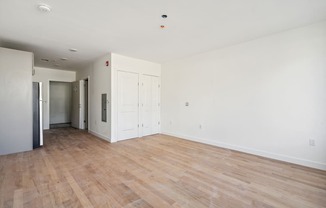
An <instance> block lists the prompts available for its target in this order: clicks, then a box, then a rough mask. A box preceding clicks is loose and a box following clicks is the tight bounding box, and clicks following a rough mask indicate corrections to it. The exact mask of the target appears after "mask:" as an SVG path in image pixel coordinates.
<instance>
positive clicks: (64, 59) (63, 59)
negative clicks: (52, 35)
mask: <svg viewBox="0 0 326 208" xmlns="http://www.w3.org/2000/svg"><path fill="white" fill-rule="evenodd" d="M60 60H61V61H67V60H68V59H67V58H61V59H60Z"/></svg>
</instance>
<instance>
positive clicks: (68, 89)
mask: <svg viewBox="0 0 326 208" xmlns="http://www.w3.org/2000/svg"><path fill="white" fill-rule="evenodd" d="M49 84H50V95H49V98H50V129H53V128H62V127H70V126H71V106H72V84H71V83H70V82H56V81H50V83H49Z"/></svg>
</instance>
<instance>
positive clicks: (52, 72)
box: [33, 67, 76, 129]
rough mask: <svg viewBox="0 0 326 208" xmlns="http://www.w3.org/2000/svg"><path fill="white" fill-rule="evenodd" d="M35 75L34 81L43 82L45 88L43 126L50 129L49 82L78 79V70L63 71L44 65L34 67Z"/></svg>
mask: <svg viewBox="0 0 326 208" xmlns="http://www.w3.org/2000/svg"><path fill="white" fill-rule="evenodd" d="M34 69H35V75H34V76H33V82H42V83H43V85H42V90H43V100H44V102H43V128H44V129H49V121H50V111H49V109H50V104H49V99H50V98H49V82H50V81H58V82H73V81H75V80H76V72H74V71H63V70H57V69H49V68H42V67H34Z"/></svg>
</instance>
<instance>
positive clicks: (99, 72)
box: [77, 54, 111, 141]
mask: <svg viewBox="0 0 326 208" xmlns="http://www.w3.org/2000/svg"><path fill="white" fill-rule="evenodd" d="M106 61H109V62H110V63H111V54H106V55H105V56H102V57H100V58H98V59H96V60H95V61H94V62H93V63H92V64H89V65H87V66H85V68H84V69H81V70H78V71H77V80H82V79H88V86H89V87H88V89H89V90H88V92H89V93H88V100H89V102H88V103H89V105H88V112H89V118H88V121H89V122H88V130H89V132H90V133H92V134H94V135H96V136H98V137H100V138H102V139H104V140H107V141H110V139H111V119H110V118H111V107H110V99H111V97H110V94H111V83H110V82H111V81H110V80H111V65H110V66H106ZM104 93H106V94H107V99H108V102H107V105H108V106H107V122H103V121H102V117H101V95H102V94H104Z"/></svg>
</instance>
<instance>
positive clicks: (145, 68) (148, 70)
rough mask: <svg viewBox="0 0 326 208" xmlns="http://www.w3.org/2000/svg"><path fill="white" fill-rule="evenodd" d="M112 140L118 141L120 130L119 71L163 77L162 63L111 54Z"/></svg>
mask: <svg viewBox="0 0 326 208" xmlns="http://www.w3.org/2000/svg"><path fill="white" fill-rule="evenodd" d="M111 64H112V66H111V68H112V79H111V93H112V94H111V108H112V109H111V111H112V113H111V121H112V126H111V142H116V141H117V132H118V126H117V124H118V108H117V105H118V95H117V91H118V83H117V80H118V79H117V71H127V72H134V73H138V74H139V75H142V74H146V75H152V76H157V77H161V65H160V64H157V63H153V62H149V61H145V60H140V59H135V58H130V57H127V56H122V55H119V54H115V53H112V54H111Z"/></svg>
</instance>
